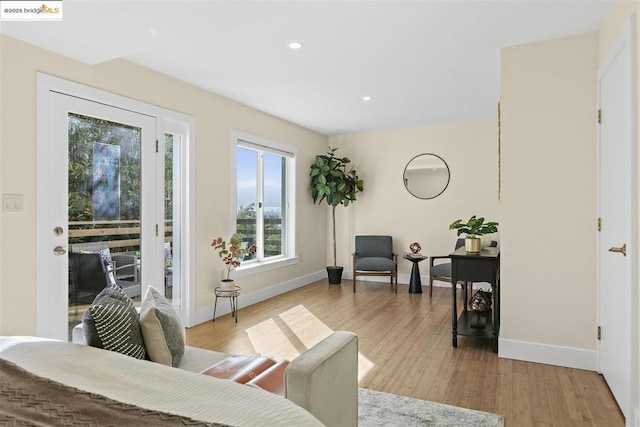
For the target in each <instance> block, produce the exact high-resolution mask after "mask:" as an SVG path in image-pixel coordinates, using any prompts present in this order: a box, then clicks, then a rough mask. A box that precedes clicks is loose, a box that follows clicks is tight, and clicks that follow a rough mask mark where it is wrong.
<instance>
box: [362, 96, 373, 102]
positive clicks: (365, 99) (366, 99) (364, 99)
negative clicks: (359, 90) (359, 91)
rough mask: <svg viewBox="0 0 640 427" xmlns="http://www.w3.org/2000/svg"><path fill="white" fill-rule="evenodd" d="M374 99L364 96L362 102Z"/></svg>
mask: <svg viewBox="0 0 640 427" xmlns="http://www.w3.org/2000/svg"><path fill="white" fill-rule="evenodd" d="M372 99H373V98H372V97H370V96H363V97H362V100H363V101H371V100H372Z"/></svg>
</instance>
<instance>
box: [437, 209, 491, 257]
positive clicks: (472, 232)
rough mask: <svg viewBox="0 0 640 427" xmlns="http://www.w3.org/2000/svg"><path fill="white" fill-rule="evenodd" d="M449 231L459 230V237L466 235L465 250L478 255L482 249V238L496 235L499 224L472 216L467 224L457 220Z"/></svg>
mask: <svg viewBox="0 0 640 427" xmlns="http://www.w3.org/2000/svg"><path fill="white" fill-rule="evenodd" d="M449 230H458V236H460V235H462V234H465V235H466V238H465V241H464V248H465V250H466V251H467V252H469V253H478V252H480V250H481V249H482V244H481V240H480V236H483V235H486V234H491V233H496V232H497V231H498V223H497V222H494V221H489V222H484V218H476V216H475V215H474V216H472V217H471V218H469V220H468V221H467V222H462V220H461V219H457V220H455V221H454V222H452V223H451V225H449Z"/></svg>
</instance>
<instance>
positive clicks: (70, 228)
mask: <svg viewBox="0 0 640 427" xmlns="http://www.w3.org/2000/svg"><path fill="white" fill-rule="evenodd" d="M49 99H50V101H51V104H50V132H49V135H48V136H49V141H48V142H49V146H48V147H47V148H46V149H45V151H47V152H48V153H39V156H45V157H48V162H46V161H44V160H43V159H39V162H42V163H44V164H46V163H48V164H46V166H47V167H46V168H44V167H43V168H41V169H40V170H39V173H40V174H41V175H42V176H41V177H40V178H41V179H39V181H38V194H39V199H38V202H39V204H38V224H39V225H38V228H39V229H38V242H39V248H38V281H39V286H38V292H37V306H38V307H37V316H38V317H37V319H36V328H37V331H36V333H37V335H39V336H45V337H50V338H56V339H64V340H66V339H67V338H68V331H69V316H70V315H71V310H69V308H70V304H71V300H72V293H73V292H72V290H71V289H70V286H69V285H70V282H69V272H70V269H69V262H68V260H69V258H68V251H69V243H72V244H73V243H77V242H80V243H82V242H92V241H95V240H102V243H105V242H106V243H108V244H109V246H111V250H112V254H115V253H116V252H117V251H118V250H123V249H124V250H128V251H129V253H133V254H134V255H133V256H134V257H137V265H136V266H135V267H134V273H135V281H137V282H134V283H137V286H138V288H139V289H140V290H139V291H138V292H139V294H140V295H144V292H145V291H146V286H147V284H148V283H164V282H165V278H164V273H163V272H164V261H163V259H162V258H163V244H162V243H163V241H164V235H161V236H158V232H157V227H156V226H155V225H156V224H158V223H160V222H161V221H158V218H164V217H163V216H162V215H163V209H164V206H163V203H157V200H158V199H160V201H161V202H162V201H163V194H162V191H163V190H162V189H161V190H160V193H159V192H158V189H157V187H158V185H157V182H158V181H159V182H160V185H161V184H162V183H163V182H164V181H163V180H162V179H160V180H158V179H156V177H157V175H159V176H162V175H161V174H162V170H163V169H162V168H163V164H164V158H163V157H164V156H158V155H156V140H157V139H156V130H157V129H156V128H157V127H156V118H155V117H150V116H147V115H143V114H138V113H134V112H131V111H127V110H124V109H120V108H115V107H110V106H107V105H104V104H100V103H96V102H91V101H87V100H84V99H80V98H77V97H73V96H68V95H63V94H59V93H51V95H50V98H49ZM83 127H86V128H87V129H88V130H87V131H86V132H82V131H79V130H78V129H79V128H83ZM77 135H80V136H79V137H76V136H77ZM76 139H81V140H82V141H76ZM80 145H83V147H84V148H82V149H80V148H79V147H80ZM75 151H81V152H79V153H75ZM74 156H75V157H79V158H81V159H82V161H76V160H74ZM76 169H81V170H80V171H77V170H76ZM126 170H132V171H133V172H131V173H130V175H129V179H128V180H125V179H124V175H125V174H126V173H127V171H126ZM76 175H79V176H81V178H75V176H76ZM75 181H85V183H84V184H86V185H85V188H80V189H79V188H76V186H74V184H73V183H74V182H75ZM125 193H130V194H128V195H125ZM158 193H159V194H160V195H161V196H160V197H158ZM70 196H71V197H70ZM75 204H80V205H81V206H80V207H77V206H75ZM72 211H78V212H80V214H79V216H76V217H73V218H72V217H71V216H70V215H71V213H72ZM162 222H163V221H162ZM125 223H126V224H125ZM114 224H115V225H114ZM114 230H115V231H114ZM100 233H104V236H101V235H100ZM123 233H127V234H131V235H134V236H133V238H125V239H122V240H119V241H118V242H117V243H115V244H114V241H112V240H111V237H114V236H115V237H118V238H121V237H122V234H123ZM74 239H75V240H74ZM125 245H127V247H126V248H125V247H124V246H125ZM115 266H116V267H117V264H116V265H115ZM143 278H144V280H142V279H143ZM42 281H46V282H47V283H46V284H44V285H43V284H42V283H40V282H42ZM123 283H124V280H123ZM75 297H76V296H74V297H73V298H75ZM89 298H91V297H90V296H89ZM90 302H91V301H83V304H85V305H87V304H89V303H90ZM74 304H76V306H77V305H78V304H79V302H78V301H77V300H75V299H74Z"/></svg>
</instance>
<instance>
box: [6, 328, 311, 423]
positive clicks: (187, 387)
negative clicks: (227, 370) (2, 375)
mask: <svg viewBox="0 0 640 427" xmlns="http://www.w3.org/2000/svg"><path fill="white" fill-rule="evenodd" d="M0 358H2V359H6V360H7V361H9V362H13V363H14V364H16V365H18V366H20V367H21V368H23V369H25V370H27V371H29V372H31V373H33V374H35V375H38V376H41V377H45V378H49V379H51V380H54V381H56V382H59V383H63V384H65V385H67V386H70V387H74V388H77V389H80V390H83V391H87V392H90V393H96V394H99V395H102V396H105V397H107V398H110V399H113V400H116V401H119V402H124V403H128V404H132V405H136V406H139V407H142V408H145V409H150V410H155V411H162V412H166V413H171V414H175V415H180V416H183V417H189V418H192V419H194V420H198V421H205V422H212V423H221V424H228V425H233V426H319V425H322V424H321V423H320V422H319V421H318V420H317V419H316V418H315V417H314V416H313V415H311V413H309V412H307V411H306V410H304V409H302V408H301V407H299V406H298V405H296V404H294V403H293V402H292V401H290V400H287V399H285V398H284V397H281V396H278V395H275V394H272V393H268V392H265V391H263V390H259V389H257V388H253V387H250V386H246V385H242V384H237V383H235V382H233V381H229V380H221V379H217V378H213V377H209V376H207V375H202V374H197V373H193V372H188V371H185V370H182V369H177V368H172V367H169V366H165V365H161V364H158V363H153V362H150V361H144V360H137V359H134V358H132V357H129V356H124V355H122V354H119V353H115V352H111V351H106V350H100V349H96V348H93V347H89V346H84V345H78V344H72V343H68V342H62V341H55V340H46V339H42V338H35V337H0Z"/></svg>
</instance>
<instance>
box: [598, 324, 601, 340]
mask: <svg viewBox="0 0 640 427" xmlns="http://www.w3.org/2000/svg"><path fill="white" fill-rule="evenodd" d="M601 338H602V328H600V326H598V341H600V339H601Z"/></svg>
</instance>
